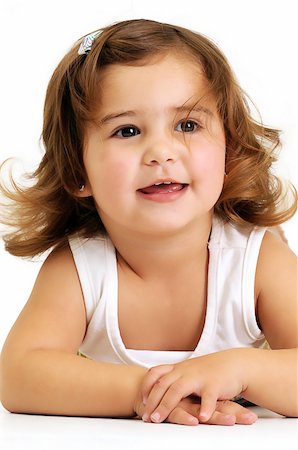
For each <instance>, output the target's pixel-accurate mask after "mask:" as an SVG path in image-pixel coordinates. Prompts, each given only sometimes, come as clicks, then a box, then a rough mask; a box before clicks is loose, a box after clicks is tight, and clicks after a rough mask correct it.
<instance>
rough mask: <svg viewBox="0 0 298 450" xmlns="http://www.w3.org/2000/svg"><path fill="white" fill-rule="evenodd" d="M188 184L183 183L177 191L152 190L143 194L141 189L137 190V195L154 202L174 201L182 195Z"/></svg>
mask: <svg viewBox="0 0 298 450" xmlns="http://www.w3.org/2000/svg"><path fill="white" fill-rule="evenodd" d="M187 188H188V185H185V186H184V187H183V188H182V189H180V190H179V191H173V192H154V193H152V194H144V193H143V192H142V191H137V193H138V195H140V196H141V197H142V198H143V199H145V200H149V201H152V202H156V203H167V202H174V201H175V200H177V199H179V198H180V197H182V196H183V195H184V194H185V192H186V191H187Z"/></svg>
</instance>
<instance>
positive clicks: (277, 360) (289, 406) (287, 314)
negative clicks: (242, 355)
mask: <svg viewBox="0 0 298 450" xmlns="http://www.w3.org/2000/svg"><path fill="white" fill-rule="evenodd" d="M297 268H298V267H297V257H296V255H295V254H294V253H293V252H292V251H291V250H290V249H289V248H288V246H287V245H286V244H285V243H284V242H282V241H281V240H280V239H278V238H277V237H276V236H274V235H273V234H271V233H266V235H265V237H264V240H263V243H262V248H261V252H260V256H259V260H258V267H257V273H256V290H257V298H258V301H257V316H258V320H259V323H260V327H261V328H262V330H263V332H264V334H265V336H266V339H267V341H268V343H269V345H270V348H271V349H272V350H271V351H268V352H265V353H263V352H262V353H260V352H255V356H254V358H251V359H252V362H251V370H250V373H251V376H250V379H251V382H250V383H249V385H248V388H247V390H246V391H245V393H244V396H245V398H247V399H248V400H250V401H252V402H255V403H257V404H260V405H263V404H265V405H266V407H267V408H269V409H273V410H274V411H276V412H280V413H281V414H284V415H288V416H296V417H297V415H298V396H297V394H298V392H297V388H298V385H297V382H298V380H297V375H298V373H297V370H298V355H297V347H298V304H297V303H298V297H297V294H298V292H297V288H298V284H297V282H298V279H297V276H298V273H297Z"/></svg>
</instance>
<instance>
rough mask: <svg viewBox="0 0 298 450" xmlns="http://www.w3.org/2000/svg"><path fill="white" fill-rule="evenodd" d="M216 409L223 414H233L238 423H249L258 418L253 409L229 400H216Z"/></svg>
mask: <svg viewBox="0 0 298 450" xmlns="http://www.w3.org/2000/svg"><path fill="white" fill-rule="evenodd" d="M216 410H217V411H220V412H222V413H224V414H234V415H235V417H236V423H237V424H238V425H251V424H253V423H255V421H256V420H257V419H258V416H257V414H255V413H254V412H253V411H251V410H250V409H248V408H245V407H244V406H242V405H239V404H238V403H235V402H233V401H230V400H225V401H220V402H218V403H217V407H216Z"/></svg>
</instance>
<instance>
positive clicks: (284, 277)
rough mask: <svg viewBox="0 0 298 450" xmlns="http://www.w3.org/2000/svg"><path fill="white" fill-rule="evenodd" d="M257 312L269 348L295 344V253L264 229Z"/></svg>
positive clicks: (259, 268) (257, 285) (297, 338)
mask: <svg viewBox="0 0 298 450" xmlns="http://www.w3.org/2000/svg"><path fill="white" fill-rule="evenodd" d="M256 292H257V315H258V319H259V322H260V325H261V327H262V329H263V332H264V334H265V336H266V338H267V340H268V342H269V344H270V345H271V347H272V348H289V347H295V346H297V340H298V336H297V256H296V255H295V254H294V253H293V252H292V250H291V249H290V248H289V247H288V245H287V244H286V243H285V242H283V240H282V239H280V238H279V237H277V236H275V235H274V234H273V233H271V232H266V233H265V236H264V239H263V242H262V246H261V249H260V254H259V259H258V264H257V272H256Z"/></svg>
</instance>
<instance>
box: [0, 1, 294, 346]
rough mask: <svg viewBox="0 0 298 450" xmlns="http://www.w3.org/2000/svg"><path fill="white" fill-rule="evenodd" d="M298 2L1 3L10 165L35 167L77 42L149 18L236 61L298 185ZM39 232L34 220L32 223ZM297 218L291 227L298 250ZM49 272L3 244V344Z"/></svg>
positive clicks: (3, 139) (1, 149)
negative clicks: (14, 161) (58, 74)
mask: <svg viewBox="0 0 298 450" xmlns="http://www.w3.org/2000/svg"><path fill="white" fill-rule="evenodd" d="M295 4H296V2H295V1H294V0H283V1H281V0H249V1H248V0H245V1H241V0H203V1H202V0H187V1H183V0H164V1H162V0H159V1H157V2H155V1H151V0H149V1H143V0H131V1H129V0H124V1H121V0H108V1H107V0H104V1H101V0H86V1H85V0H81V1H78V0H64V1H63V0H45V1H43V0H24V1H22V0H0V42H1V46H0V54H1V56H0V64H1V69H0V161H3V160H4V159H5V158H7V157H10V156H14V157H18V158H21V159H22V160H23V161H24V163H25V166H26V168H29V169H30V170H31V169H33V168H34V167H35V165H36V164H37V162H38V161H39V159H40V156H41V154H42V151H41V149H40V146H39V137H40V133H41V126H42V110H43V100H44V95H45V90H46V86H47V83H48V80H49V78H50V76H51V74H52V72H53V70H54V68H55V66H56V65H57V63H58V62H59V60H60V59H61V58H62V56H63V55H64V53H65V52H66V51H67V50H68V49H69V48H70V47H71V46H72V44H73V43H74V41H76V40H77V39H78V38H79V37H81V36H82V35H84V34H87V33H89V32H90V31H93V30H94V29H97V28H100V27H102V26H105V25H108V24H110V23H112V22H115V21H119V20H124V19H131V18H147V19H155V20H159V21H165V22H171V23H175V24H178V25H182V26H185V27H187V28H191V29H194V30H197V31H200V32H202V33H203V34H206V35H207V36H209V37H210V38H211V39H213V40H214V41H215V42H216V43H217V44H218V45H219V47H220V48H221V49H222V50H223V52H224V53H225V54H226V56H227V57H228V59H229V61H230V63H231V65H232V67H233V68H234V71H235V72H236V75H237V78H238V79H239V81H240V84H241V85H242V87H243V88H244V89H245V91H246V92H247V93H248V94H249V95H250V97H251V98H252V99H253V101H254V103H255V104H256V105H257V107H258V109H259V111H260V112H261V115H262V118H263V121H264V123H265V124H268V125H271V126H274V127H277V128H280V129H282V130H283V135H282V139H283V143H284V148H283V151H282V155H281V162H280V165H279V170H280V172H281V173H282V175H284V176H286V177H288V178H290V179H291V180H292V181H293V182H294V184H295V185H296V186H297V185H298V183H297V181H298V177H297V144H298V136H297V135H298V129H297V128H298V127H297V104H298V95H297V42H298V32H297V28H298V27H297V15H296V11H295ZM32 226H34V224H32ZM296 229H297V215H296V217H295V218H294V219H292V220H291V221H290V222H289V223H288V224H286V225H285V230H286V233H287V237H288V239H289V243H290V245H291V247H292V248H293V249H294V250H295V251H296V253H297V252H298V239H297V232H296ZM39 267H40V261H39V262H27V261H23V260H20V259H17V258H14V257H12V256H10V255H8V254H7V253H6V252H5V251H4V249H3V245H2V244H1V246H0V347H1V344H2V342H3V340H4V338H5V335H6V334H7V332H8V331H9V329H10V327H11V325H12V323H13V321H14V320H15V318H16V316H17V314H18V312H19V311H20V309H21V308H22V306H23V305H24V303H25V301H26V299H27V297H28V295H29V293H30V290H31V288H32V284H33V282H34V279H35V277H36V274H37V271H38V269H39Z"/></svg>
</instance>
